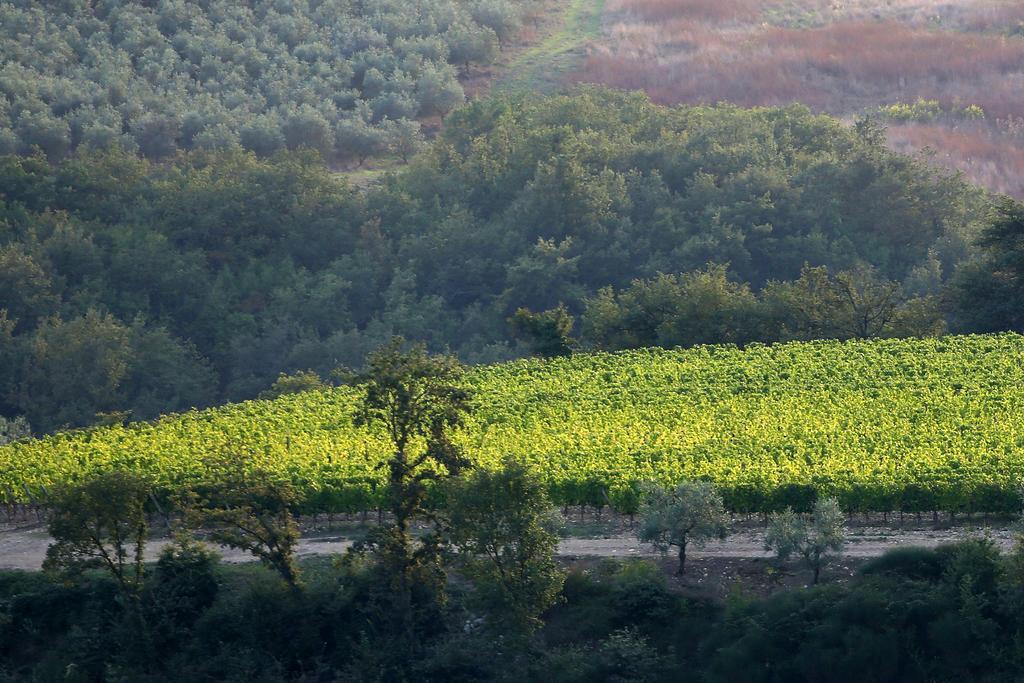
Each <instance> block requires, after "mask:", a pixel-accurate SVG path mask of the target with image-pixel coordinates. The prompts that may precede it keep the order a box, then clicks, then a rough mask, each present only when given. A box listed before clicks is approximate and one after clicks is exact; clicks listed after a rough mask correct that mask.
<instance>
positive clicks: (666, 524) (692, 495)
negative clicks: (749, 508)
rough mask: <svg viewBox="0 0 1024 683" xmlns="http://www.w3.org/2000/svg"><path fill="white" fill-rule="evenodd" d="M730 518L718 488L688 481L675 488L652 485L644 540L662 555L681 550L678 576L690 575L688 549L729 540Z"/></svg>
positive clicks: (643, 514) (643, 510)
mask: <svg viewBox="0 0 1024 683" xmlns="http://www.w3.org/2000/svg"><path fill="white" fill-rule="evenodd" d="M728 525H729V517H728V515H727V514H726V511H725V505H724V504H723V503H722V497H721V496H720V495H718V492H717V491H716V490H715V487H714V485H712V484H711V483H710V482H706V481H684V482H682V483H680V484H679V485H678V486H676V487H675V488H671V489H669V488H662V487H659V486H650V487H648V488H647V491H646V493H645V495H644V498H643V501H642V503H641V504H640V530H639V532H638V534H637V535H638V536H639V538H640V540H641V541H643V542H645V543H650V544H652V545H653V546H654V547H655V548H657V549H658V550H660V551H661V552H668V550H669V549H670V548H672V547H675V548H678V552H679V568H678V570H677V571H676V573H677V574H684V573H685V572H686V550H687V548H688V547H689V546H691V545H698V546H700V545H703V544H704V543H706V542H707V541H709V540H711V539H713V538H725V537H726V535H727V534H728V530H729V527H728Z"/></svg>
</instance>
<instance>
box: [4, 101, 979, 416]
mask: <svg viewBox="0 0 1024 683" xmlns="http://www.w3.org/2000/svg"><path fill="white" fill-rule="evenodd" d="M448 121H449V122H448V124H447V125H446V127H445V130H444V132H443V133H442V134H441V135H440V136H439V138H438V139H437V140H436V141H435V142H434V143H433V144H432V145H431V146H430V147H429V148H428V149H427V150H426V151H424V152H423V153H421V154H419V155H418V156H416V157H415V158H413V159H412V161H411V163H410V165H409V166H408V167H407V168H405V169H403V170H402V171H400V172H398V173H395V174H391V175H389V176H387V177H385V178H384V180H383V181H381V182H380V183H378V184H377V185H375V186H372V187H370V188H368V189H366V190H356V189H353V188H351V187H349V186H348V184H347V183H346V181H345V180H344V178H343V177H341V176H338V175H335V174H332V173H331V172H330V171H329V170H328V168H327V166H326V165H325V164H324V162H323V161H322V159H321V157H320V156H318V155H317V153H316V152H315V151H312V150H303V151H297V152H289V151H287V150H285V151H281V152H277V153H275V154H273V155H271V156H269V157H265V158H263V157H260V156H258V155H257V154H256V153H254V152H247V151H245V150H243V149H241V148H240V147H238V146H233V147H229V148H226V149H219V150H195V151H193V152H190V153H187V154H184V155H179V156H176V157H174V158H172V159H169V160H166V161H163V162H160V163H155V162H151V161H147V160H145V159H142V158H139V157H138V156H137V155H136V154H135V153H134V152H133V151H131V150H122V149H120V148H118V147H110V148H105V149H102V150H97V149H92V148H89V147H82V148H80V149H78V150H76V151H75V152H73V153H71V154H70V155H69V156H68V157H66V158H64V159H63V160H61V161H59V162H54V161H53V160H48V159H47V158H46V157H45V156H44V155H43V154H42V153H37V154H36V155H30V156H14V155H8V156H2V157H0V264H2V267H0V358H2V359H3V363H0V414H2V415H4V416H6V417H14V416H17V415H25V416H26V417H27V418H28V419H29V421H30V422H31V423H32V426H33V427H34V428H35V429H36V430H37V431H49V430H52V429H55V428H59V427H61V426H64V425H81V424H88V423H90V422H92V421H93V420H94V419H95V415H96V413H115V412H117V411H131V415H132V416H133V417H136V418H150V417H153V416H155V415H157V414H160V413H162V412H167V411H172V410H180V409H184V408H188V407H190V406H193V405H197V406H198V405H204V404H208V403H212V402H218V401H223V400H237V399H242V398H248V397H253V396H256V395H257V394H258V393H259V392H261V391H263V390H266V389H267V388H268V387H269V386H270V385H271V384H272V383H273V382H274V381H275V379H277V378H278V376H279V375H280V373H293V372H295V371H297V370H314V371H316V372H317V373H319V374H320V375H321V376H323V377H326V376H328V374H329V373H330V372H331V370H332V369H333V368H335V367H337V366H338V365H348V366H352V367H359V366H360V365H361V364H362V362H363V359H364V358H365V356H366V354H367V353H368V352H369V351H371V350H372V349H374V348H376V347H378V346H379V345H381V344H382V343H383V342H385V341H386V340H387V339H389V338H390V337H391V336H392V335H396V334H397V335H403V336H405V337H406V338H408V339H411V340H418V341H424V342H426V343H427V344H428V346H429V347H430V348H431V349H433V350H444V349H446V348H447V349H450V350H452V351H454V352H456V353H457V354H458V355H459V356H460V357H461V358H462V359H463V360H465V361H470V362H480V361H496V360H502V359H506V358H510V357H514V356H517V355H523V354H527V353H530V352H546V351H545V350H544V349H543V348H541V347H538V346H537V344H536V341H537V340H536V339H535V338H533V337H531V336H530V335H525V336H524V335H523V329H522V325H519V326H518V327H517V326H516V325H513V324H511V323H510V322H509V321H510V319H511V320H516V317H515V314H516V312H517V311H519V310H520V309H524V310H525V312H524V313H523V314H521V316H520V322H522V321H525V320H527V319H531V320H534V319H535V320H537V321H543V320H545V318H544V316H545V315H547V316H553V315H554V313H550V312H552V311H554V312H557V320H556V324H554V327H553V328H552V330H553V333H555V337H557V338H558V339H561V340H562V341H561V342H559V344H560V346H559V348H560V349H562V348H563V347H564V349H565V350H567V349H568V348H570V347H572V346H573V345H574V344H575V343H576V341H580V342H581V343H582V347H583V348H587V347H592V346H601V347H605V348H625V347H630V346H637V345H645V344H659V345H669V346H671V345H677V344H678V345H690V344H696V343H711V342H735V343H745V342H747V341H752V340H760V341H772V340H775V339H807V338H815V337H842V338H848V337H861V336H893V335H900V334H930V333H934V332H936V331H938V330H941V327H942V324H941V323H942V320H941V315H939V313H938V312H937V308H936V304H937V301H938V298H937V296H936V295H937V294H939V293H940V292H941V291H942V290H943V287H944V286H945V285H944V283H945V280H946V276H947V274H949V273H951V272H952V271H953V270H954V268H955V267H956V266H957V264H958V263H961V262H962V261H964V260H965V258H967V257H968V256H972V255H973V252H972V246H971V245H972V244H973V240H974V237H975V234H976V233H977V232H978V231H979V229H980V226H981V224H982V223H984V221H986V220H987V206H988V202H989V200H988V199H987V198H986V197H985V196H984V195H983V193H981V192H980V191H978V190H976V189H974V188H971V187H969V186H967V185H965V184H964V183H963V182H961V181H960V180H959V179H958V178H956V177H953V176H949V175H947V174H945V173H944V172H942V171H938V170H935V169H933V168H932V167H930V166H928V165H927V164H926V163H925V162H924V161H921V160H917V159H913V158H908V157H902V156H898V155H895V154H892V153H890V152H888V151H886V150H885V149H884V148H883V147H882V146H881V143H880V141H879V139H878V137H877V136H873V135H865V134H862V133H861V132H858V129H856V128H854V129H851V128H847V127H844V126H843V125H841V124H840V123H839V122H837V121H835V120H833V119H830V118H827V117H821V116H815V115H812V114H811V113H810V112H808V111H807V110H806V109H803V108H799V107H792V108H788V109H758V110H742V109H737V108H733V107H726V106H723V107H713V108H704V107H701V108H688V107H678V108H665V107H658V106H655V105H653V104H651V103H650V102H649V101H648V100H647V99H645V98H644V97H643V96H642V95H632V94H624V93H616V92H613V91H606V90H596V89H595V90H582V91H578V92H576V93H573V94H569V95H563V96H557V97H551V98H546V99H541V100H538V101H536V102H532V103H524V102H521V101H517V100H510V99H505V98H497V99H492V100H485V101H481V102H477V103H475V104H473V105H470V106H468V107H466V108H463V109H461V110H459V111H458V112H457V113H454V114H452V115H451V116H449V117H448ZM254 125H255V124H254ZM282 135H285V136H286V137H287V135H288V133H287V131H284V132H282ZM709 264H710V265H709ZM530 311H532V312H535V313H529V312H530ZM545 311H547V312H549V313H543V312H545ZM523 316H527V317H523ZM529 316H534V317H533V318H530V317H529ZM579 316H582V323H583V324H582V325H581V326H579V328H577V329H580V330H581V332H582V339H580V340H571V339H569V338H568V337H567V335H568V334H569V333H570V332H569V331H570V330H572V329H573V327H572V321H573V318H574V317H579ZM552 320H555V318H552Z"/></svg>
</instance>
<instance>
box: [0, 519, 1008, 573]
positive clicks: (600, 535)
mask: <svg viewBox="0 0 1024 683" xmlns="http://www.w3.org/2000/svg"><path fill="white" fill-rule="evenodd" d="M364 529H365V528H364V527H358V526H349V527H347V528H341V529H337V530H333V531H329V530H324V529H309V528H307V529H306V530H304V535H303V538H302V541H301V542H300V544H299V555H300V556H303V557H308V556H315V555H331V554H339V553H343V552H345V551H346V550H347V549H348V548H349V547H350V546H351V545H352V542H353V539H354V538H358V536H359V535H360V532H361V531H362V530H364ZM567 533H568V536H567V537H566V538H564V539H563V540H562V542H561V543H560V545H559V549H558V553H559V555H560V556H562V557H564V558H566V559H570V558H588V557H622V558H624V557H658V556H659V554H658V553H657V552H656V551H654V550H652V549H651V547H650V546H647V545H643V544H641V543H639V542H638V541H637V540H636V537H635V536H634V535H633V534H632V533H630V531H629V529H628V528H626V525H625V524H624V523H609V524H606V525H604V526H603V527H597V528H595V527H594V525H590V526H586V527H579V526H574V525H571V524H570V525H569V526H568V528H567ZM982 535H988V536H989V537H991V538H992V539H993V540H994V541H995V542H996V543H998V544H999V545H1000V546H1001V547H1003V548H1009V547H1011V545H1012V544H1013V532H1012V530H1011V529H1010V528H1009V526H1008V525H1006V524H1000V525H995V526H971V525H961V526H955V527H949V528H943V527H938V528H936V527H933V526H931V525H922V526H917V527H904V528H898V527H895V526H870V525H860V526H851V527H850V529H849V544H848V545H847V547H846V550H845V551H844V555H845V556H846V557H848V558H859V559H863V558H869V557H875V556H877V555H881V554H882V553H884V552H885V551H887V550H890V549H892V548H896V547H899V546H912V545H913V546H927V547H934V546H937V545H939V544H941V543H948V542H951V541H955V540H960V539H964V538H969V537H971V536H982ZM168 542H169V541H168V540H167V539H166V538H155V539H153V540H152V541H151V542H150V544H149V546H148V548H147V556H148V557H149V558H155V557H156V556H157V554H158V553H159V552H160V549H161V548H162V547H163V546H164V545H166V544H167V543H168ZM49 543H50V538H49V536H48V535H47V533H46V529H45V527H44V526H43V525H41V524H36V523H33V524H28V523H25V524H20V525H0V569H26V570H34V569H39V568H40V566H41V565H42V562H43V558H44V557H45V556H46V548H47V546H48V545H49ZM220 551H221V553H222V556H223V559H224V560H225V561H227V562H245V561H249V560H251V559H252V558H251V557H250V556H248V555H246V554H244V553H240V552H238V551H234V550H231V549H229V548H222V549H220ZM769 556H770V554H769V553H768V552H766V551H765V550H764V530H763V528H761V526H760V525H757V524H744V525H740V526H739V528H737V529H736V530H735V531H734V533H733V534H732V535H731V536H729V538H727V539H726V540H725V541H715V542H712V543H709V544H708V545H707V546H705V547H704V548H694V549H693V550H692V551H691V552H690V557H692V558H693V559H694V560H698V561H699V560H700V559H702V558H709V559H710V558H733V559H763V558H767V557H769Z"/></svg>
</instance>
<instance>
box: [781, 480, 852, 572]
mask: <svg viewBox="0 0 1024 683" xmlns="http://www.w3.org/2000/svg"><path fill="white" fill-rule="evenodd" d="M844 524H845V522H844V515H843V511H842V509H840V507H839V501H837V500H836V499H835V498H819V499H818V500H817V501H815V503H814V510H813V511H812V512H811V517H810V519H807V518H805V517H803V516H801V515H798V514H797V513H795V512H793V509H792V508H787V509H786V510H784V511H782V512H779V513H776V514H774V515H772V518H771V520H769V522H768V531H767V532H765V540H764V543H765V546H766V547H767V548H769V549H771V550H774V551H775V554H776V555H777V556H778V558H779V559H780V560H786V559H789V557H790V556H792V555H799V556H800V558H801V559H802V560H803V561H804V562H805V563H806V564H807V566H808V567H810V569H811V571H813V572H814V583H818V578H819V576H820V575H821V570H822V568H823V567H824V566H825V565H826V564H827V563H828V561H829V560H830V559H831V558H832V556H834V555H835V554H837V553H839V552H840V551H842V549H843V546H844V545H845V544H846V532H845V530H844V528H843V527H844Z"/></svg>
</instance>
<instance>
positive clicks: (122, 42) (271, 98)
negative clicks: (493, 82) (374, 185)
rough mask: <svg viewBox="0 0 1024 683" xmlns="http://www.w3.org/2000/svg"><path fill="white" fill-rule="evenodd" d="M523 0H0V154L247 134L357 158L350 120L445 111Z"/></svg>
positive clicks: (511, 24) (176, 145)
mask: <svg viewBox="0 0 1024 683" xmlns="http://www.w3.org/2000/svg"><path fill="white" fill-rule="evenodd" d="M528 5H529V3H528V2H516V3H514V4H513V3H511V2H509V1H508V0H428V1H426V2H417V3H415V4H412V3H402V2H395V1H394V0H367V1H365V2H364V1H362V0H360V1H358V2H355V1H351V0H291V1H289V2H274V1H272V0H259V1H257V2H245V3H238V2H232V1H229V0H160V1H159V2H138V1H132V0H99V1H98V2H60V1H58V0H47V1H46V2H27V1H26V0H3V1H2V2H0V54H3V56H4V60H3V65H2V66H0V96H2V97H0V153H4V152H12V151H28V150H30V149H31V148H33V147H36V148H39V149H41V150H42V151H43V152H44V153H45V154H46V155H47V156H48V157H49V158H50V159H60V158H62V157H64V156H65V155H66V154H67V153H68V152H69V151H71V150H73V149H74V148H76V147H78V146H80V145H89V146H95V147H105V146H106V145H109V144H110V143H112V142H119V143H120V144H121V145H122V146H124V147H125V148H130V149H133V150H138V151H139V152H140V153H141V154H143V155H144V156H146V157H148V158H153V159H155V158H163V157H166V156H169V155H171V154H173V153H174V152H175V151H176V150H178V149H217V148H222V147H225V146H230V145H232V144H236V143H241V144H242V145H243V146H244V147H245V148H247V149H249V150H252V151H255V152H257V153H259V154H262V155H266V154H271V153H273V152H274V151H276V150H279V149H282V148H284V147H286V146H287V147H289V148H292V149H294V148H297V147H301V146H305V147H310V148H313V149H316V150H318V151H320V152H321V153H323V154H324V155H325V156H327V157H330V158H340V159H361V158H363V155H364V148H363V147H361V146H360V145H361V144H365V141H361V140H359V139H353V137H352V130H353V128H355V129H367V128H369V129H374V128H376V129H378V130H377V133H378V134H380V135H383V136H384V137H388V136H390V137H397V138H401V136H403V135H406V136H407V135H408V133H409V129H408V128H403V127H398V128H395V127H394V126H393V124H395V123H396V122H400V121H405V120H407V119H412V118H415V117H423V116H435V115H442V116H443V115H444V114H446V113H447V112H448V111H450V110H451V109H452V108H453V107H455V106H456V105H457V104H459V103H461V102H462V100H463V91H462V86H461V85H460V84H459V81H458V78H457V75H458V74H457V68H456V67H463V66H465V65H467V64H469V63H470V62H472V63H486V62H488V61H490V60H491V59H493V57H494V53H495V51H496V49H497V47H498V41H499V39H507V38H508V37H510V36H511V35H512V34H513V33H514V32H515V31H516V30H517V29H518V25H519V16H520V12H521V11H522V10H523V9H524V8H525V7H528Z"/></svg>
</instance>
